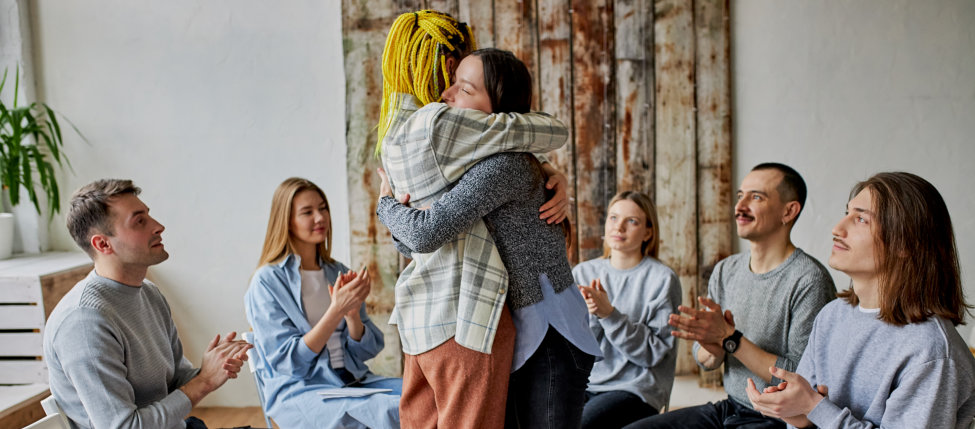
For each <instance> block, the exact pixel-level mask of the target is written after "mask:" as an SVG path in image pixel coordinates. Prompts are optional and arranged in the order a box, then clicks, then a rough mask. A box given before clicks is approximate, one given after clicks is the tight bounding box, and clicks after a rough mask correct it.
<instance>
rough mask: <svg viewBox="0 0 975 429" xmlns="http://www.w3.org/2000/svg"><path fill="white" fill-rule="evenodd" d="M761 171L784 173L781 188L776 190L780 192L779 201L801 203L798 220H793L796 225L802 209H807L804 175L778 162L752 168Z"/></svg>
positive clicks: (797, 214) (764, 163) (780, 183)
mask: <svg viewBox="0 0 975 429" xmlns="http://www.w3.org/2000/svg"><path fill="white" fill-rule="evenodd" d="M760 170H775V171H778V172H780V173H782V181H781V182H779V186H777V187H776V188H775V190H776V191H778V193H779V199H780V200H782V202H783V203H788V202H790V201H798V202H799V213H796V218H795V219H793V220H792V222H793V223H795V221H797V220H799V215H800V214H802V209H804V208H806V193H807V191H806V181H805V180H802V175H800V174H799V172H798V171H796V170H795V169H794V168H792V167H789V166H788V165H785V164H781V163H778V162H763V163H761V164H758V165H756V166H755V167H753V168H752V171H760Z"/></svg>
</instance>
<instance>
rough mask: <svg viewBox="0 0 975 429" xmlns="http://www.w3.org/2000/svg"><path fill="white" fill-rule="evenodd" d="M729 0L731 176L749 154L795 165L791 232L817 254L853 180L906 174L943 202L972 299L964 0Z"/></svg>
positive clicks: (972, 54)
mask: <svg viewBox="0 0 975 429" xmlns="http://www.w3.org/2000/svg"><path fill="white" fill-rule="evenodd" d="M732 6H733V16H732V23H733V26H732V39H733V45H732V46H733V47H732V57H733V63H734V64H733V76H732V79H733V82H734V145H735V150H734V152H735V159H734V165H735V168H734V180H735V186H737V184H738V183H740V181H741V178H742V177H744V175H745V174H746V173H747V172H748V170H749V169H750V168H751V166H753V165H754V164H757V163H759V162H763V161H780V162H784V163H786V164H789V165H791V166H792V167H794V168H796V169H797V170H798V171H799V172H800V173H801V174H803V176H804V178H805V179H806V182H807V185H808V186H809V190H810V192H809V197H808V200H807V201H806V208H805V211H804V212H803V214H802V216H801V217H800V219H799V221H798V223H797V225H796V228H795V230H794V232H793V240H794V242H795V243H796V245H798V246H800V247H802V248H803V249H805V250H806V251H807V252H809V253H811V254H812V255H814V256H815V257H817V258H819V260H820V261H823V262H824V263H826V261H827V260H828V258H829V252H830V250H829V249H830V246H831V242H830V237H831V235H830V231H831V229H832V227H833V225H834V224H835V222H837V221H838V220H839V218H840V217H841V216H842V214H843V211H844V210H845V205H846V201H847V196H848V193H849V191H850V188H851V187H852V186H853V184H854V183H855V182H856V181H859V180H863V179H866V178H867V177H869V176H870V175H872V174H874V173H876V172H880V171H891V170H903V171H909V172H912V173H915V174H918V175H920V176H921V177H924V178H926V179H927V180H929V181H930V182H931V183H933V184H934V185H935V187H937V188H938V190H939V191H940V192H941V195H942V196H943V197H944V199H945V201H946V202H947V204H948V209H949V210H950V213H951V215H952V221H953V222H952V223H953V226H954V228H955V238H956V241H957V245H958V250H959V255H960V259H961V267H962V275H963V284H964V285H965V290H966V295H967V298H968V301H969V302H972V303H975V217H973V216H972V213H973V212H975V198H972V197H971V192H972V190H973V189H975V174H973V173H972V170H971V169H972V162H973V161H975V26H973V25H972V24H973V23H975V2H973V1H971V0H936V1H923V2H920V1H914V0H871V1H817V2H811V1H801V0H788V1H783V0H741V1H735V2H733V3H732ZM740 246H742V247H744V245H743V244H740ZM831 272H832V274H833V278H834V281H835V282H836V285H837V287H838V288H840V289H845V288H846V287H847V286H848V285H849V278H848V277H846V276H845V275H843V274H842V273H839V272H837V271H835V270H832V269H831ZM970 330H971V327H969V326H964V327H962V328H961V329H960V331H962V333H963V337H965V338H967V334H968V332H969V331H970Z"/></svg>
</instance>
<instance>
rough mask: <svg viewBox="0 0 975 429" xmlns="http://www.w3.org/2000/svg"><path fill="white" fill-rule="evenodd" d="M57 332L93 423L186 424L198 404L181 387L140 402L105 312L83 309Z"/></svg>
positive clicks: (61, 354) (63, 360) (61, 357)
mask: <svg viewBox="0 0 975 429" xmlns="http://www.w3.org/2000/svg"><path fill="white" fill-rule="evenodd" d="M56 336H57V338H56V340H55V341H53V342H52V343H53V347H54V349H55V350H54V352H55V353H56V355H57V356H58V361H59V362H60V364H61V367H62V369H63V370H64V373H65V375H66V377H67V378H68V379H69V380H71V383H72V384H73V385H74V386H77V387H78V388H77V389H76V391H77V394H78V397H79V399H80V400H81V404H82V405H83V406H84V408H85V412H86V413H87V414H88V418H89V422H88V424H89V425H90V426H91V427H95V428H173V427H181V426H182V424H183V418H184V417H185V416H186V415H187V414H189V412H190V409H191V408H192V404H191V403H190V399H189V398H188V397H187V396H186V395H185V394H184V393H183V392H182V391H181V390H179V389H175V390H173V391H172V392H171V393H170V394H169V395H167V396H166V397H164V398H163V399H161V400H159V401H156V402H153V403H150V404H146V405H144V406H142V407H139V406H137V405H136V404H135V390H134V389H133V387H132V384H131V383H130V382H129V380H128V379H127V378H126V376H127V373H128V371H127V369H126V367H125V350H123V348H122V344H120V343H119V341H118V340H117V339H116V335H115V332H114V327H113V326H112V325H111V323H110V322H109V321H107V320H106V319H105V318H104V317H103V316H102V315H100V314H98V313H97V312H95V311H91V310H85V309H77V310H75V311H74V312H73V313H72V314H70V315H68V316H67V317H66V318H65V319H64V321H63V322H62V323H61V325H60V327H59V328H58V332H57V333H56ZM180 358H182V356H180ZM93 386H97V387H93ZM86 387H92V388H86Z"/></svg>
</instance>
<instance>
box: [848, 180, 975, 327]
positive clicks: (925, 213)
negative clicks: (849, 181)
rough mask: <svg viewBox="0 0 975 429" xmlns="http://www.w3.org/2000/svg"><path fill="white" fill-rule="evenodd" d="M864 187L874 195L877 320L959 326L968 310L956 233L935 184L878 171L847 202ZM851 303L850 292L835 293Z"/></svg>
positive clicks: (853, 299)
mask: <svg viewBox="0 0 975 429" xmlns="http://www.w3.org/2000/svg"><path fill="white" fill-rule="evenodd" d="M864 189H869V190H870V194H871V196H872V197H873V209H874V211H875V212H876V214H875V215H874V219H875V222H876V227H877V228H876V229H875V237H874V239H875V243H876V244H875V248H876V249H877V252H876V254H877V271H878V272H879V277H878V278H879V285H878V296H879V300H880V314H879V318H880V319H881V320H883V321H885V322H887V323H890V324H893V325H897V326H901V325H906V324H908V323H918V322H923V321H925V320H927V319H928V318H929V317H931V316H941V317H944V318H945V319H947V320H950V321H951V323H953V324H955V325H958V324H962V323H964V320H963V319H964V316H965V313H967V312H968V309H969V308H971V307H970V306H969V305H968V304H966V303H965V297H964V295H963V293H962V286H961V275H960V274H959V268H958V254H957V252H956V250H955V234H954V232H953V230H952V227H951V217H950V216H949V215H948V206H947V205H946V204H945V201H944V199H943V198H942V197H941V194H940V193H938V190H937V189H935V187H934V185H932V184H931V183H929V182H928V181H927V180H924V179H922V178H921V177H918V176H917V175H914V174H911V173H904V172H892V173H878V174H876V175H874V176H873V177H871V178H869V179H867V180H865V181H863V182H860V183H857V184H856V186H854V187H853V190H852V191H851V192H850V199H851V200H852V199H853V197H855V196H856V195H857V194H859V193H860V192H861V191H863V190H864ZM838 296H839V297H840V298H843V299H845V300H846V301H847V302H848V303H850V304H851V305H857V304H859V302H860V300H859V298H857V296H856V293H854V291H853V288H852V287H850V288H849V289H847V290H845V291H843V292H840V293H839V295H838Z"/></svg>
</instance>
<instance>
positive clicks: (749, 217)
mask: <svg viewBox="0 0 975 429" xmlns="http://www.w3.org/2000/svg"><path fill="white" fill-rule="evenodd" d="M740 217H741V218H745V219H750V220H755V217H754V216H749V215H747V214H744V213H742V212H735V219H738V218H740Z"/></svg>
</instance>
